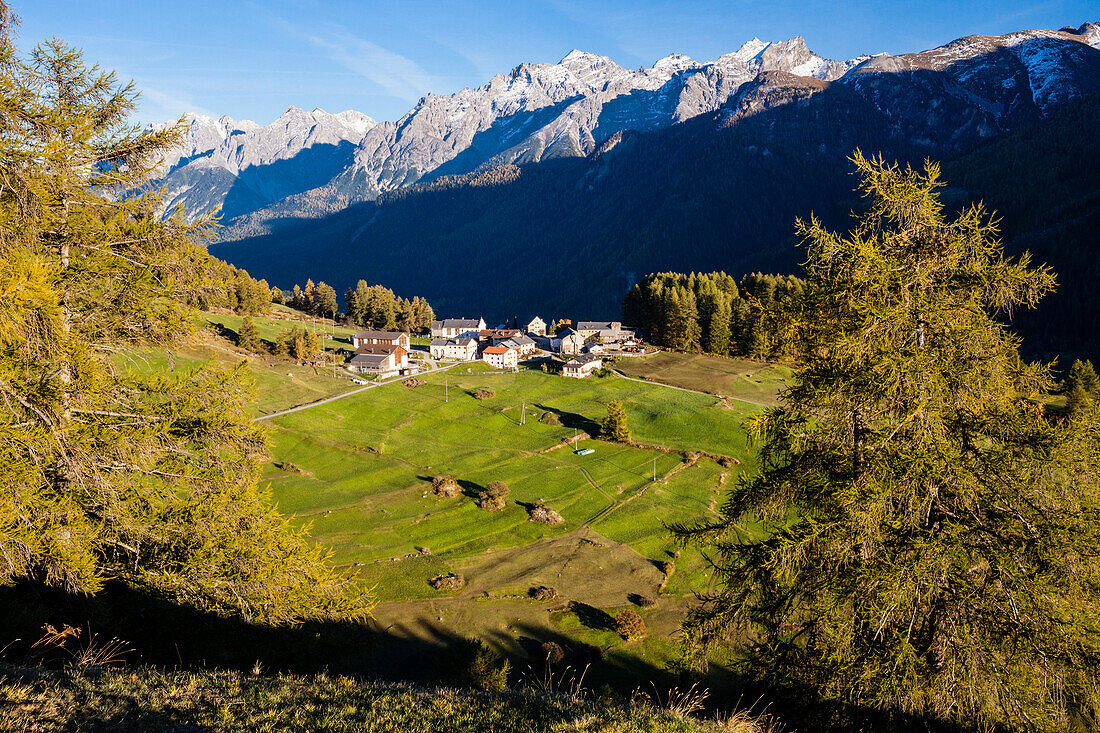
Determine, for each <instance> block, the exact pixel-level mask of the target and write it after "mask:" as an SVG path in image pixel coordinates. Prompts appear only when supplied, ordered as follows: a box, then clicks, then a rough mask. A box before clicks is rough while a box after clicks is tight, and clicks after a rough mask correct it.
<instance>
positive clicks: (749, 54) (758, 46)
mask: <svg viewBox="0 0 1100 733" xmlns="http://www.w3.org/2000/svg"><path fill="white" fill-rule="evenodd" d="M770 45H772V44H771V41H761V40H760V39H759V38H757V37H756V36H753V39H752V40H751V41H747V42H745V43H744V44H742V45H741V48H739V49H737V50H736V51H734V53H733V57H734V58H735V59H737V60H738V61H743V62H745V63H746V64H747V63H749V62H750V61H754V60H759V58H760V54H762V53H764V50H765V49H766V48H767V47H768V46H770Z"/></svg>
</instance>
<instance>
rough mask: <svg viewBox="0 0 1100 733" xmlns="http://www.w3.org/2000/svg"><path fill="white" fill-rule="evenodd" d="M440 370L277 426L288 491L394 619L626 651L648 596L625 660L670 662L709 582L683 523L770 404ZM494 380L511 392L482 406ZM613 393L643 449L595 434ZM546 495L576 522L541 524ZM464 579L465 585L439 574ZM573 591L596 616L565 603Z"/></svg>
mask: <svg viewBox="0 0 1100 733" xmlns="http://www.w3.org/2000/svg"><path fill="white" fill-rule="evenodd" d="M425 378H426V381H427V384H425V385H424V386H421V387H417V388H409V387H405V386H403V385H402V384H401V383H400V382H395V383H391V384H388V385H385V386H383V387H379V388H377V389H372V390H369V391H366V392H363V393H360V394H357V395H353V396H351V397H349V398H347V399H344V400H337V401H335V402H331V403H328V404H325V405H320V406H318V407H315V408H311V409H309V410H304V411H300V412H296V413H293V414H290V415H285V416H282V417H278V418H275V419H273V420H271V421H270V423H269V424H271V425H272V428H273V429H272V431H271V436H270V438H271V458H272V462H271V464H270V465H269V467H268V469H267V471H266V473H265V479H266V480H268V481H269V482H270V487H271V490H272V494H273V497H274V500H275V501H276V503H277V504H278V506H279V508H280V509H281V510H282V511H284V512H286V513H289V514H294V515H295V516H296V517H298V518H299V520H301V521H306V522H309V523H310V524H311V526H312V533H313V536H314V538H315V539H316V540H317V541H318V542H320V543H322V544H324V545H326V546H329V547H331V548H332V549H333V551H334V559H335V561H336V562H337V563H339V564H341V565H344V566H347V567H349V568H352V569H354V571H355V572H356V573H357V575H358V577H359V579H360V581H361V582H362V584H363V585H364V587H369V588H372V589H373V592H374V594H375V596H376V597H377V598H378V600H379V601H380V606H379V607H378V608H377V609H376V612H375V616H376V618H377V620H378V622H379V623H380V624H382V625H385V626H388V627H390V628H391V629H394V633H396V634H401V633H405V634H409V635H412V636H416V635H417V634H420V633H423V632H422V629H423V628H424V624H426V623H427V622H428V621H430V622H431V623H432V624H439V625H441V626H443V627H445V628H447V629H448V630H449V631H452V632H455V633H463V634H465V635H477V636H481V637H482V638H486V639H489V640H493V641H494V642H496V643H499V644H500V645H501V646H504V647H509V646H514V644H515V643H516V639H518V638H519V637H520V636H523V635H524V634H528V635H530V634H532V633H535V632H534V631H532V629H543V630H544V631H546V632H547V633H553V634H560V635H564V636H566V637H568V638H569V639H572V640H574V641H578V640H579V641H586V642H587V643H594V644H598V645H603V646H608V645H611V646H616V647H617V646H618V645H616V644H613V643H612V642H613V640H614V638H617V637H616V636H615V634H614V633H613V632H611V631H610V630H609V629H608V628H607V624H608V622H607V619H609V618H610V615H614V613H615V612H616V611H617V609H621V608H624V607H628V606H630V605H631V603H632V602H633V601H637V600H638V599H640V598H642V597H646V598H650V599H656V600H658V603H657V605H656V606H655V607H653V608H647V609H645V610H642V611H641V613H642V615H643V617H644V618H646V620H647V623H648V624H650V627H651V636H650V640H647V641H646V642H643V643H642V644H640V645H633V646H631V647H629V648H628V649H627V650H626V651H625V652H624V653H627V655H628V656H631V657H637V656H639V655H640V656H646V655H648V656H649V657H650V658H652V657H653V656H654V655H657V656H660V657H662V658H665V657H670V656H671V655H672V648H673V647H675V643H674V642H671V641H669V639H668V638H667V637H668V636H670V635H672V634H674V632H675V631H676V629H677V628H678V625H679V621H680V619H681V618H682V616H683V613H684V611H685V610H686V607H687V605H688V601H689V600H690V598H691V594H692V593H693V592H695V591H702V590H705V589H706V588H707V587H708V569H707V567H706V565H705V563H704V561H703V559H702V557H701V555H700V554H699V552H698V551H697V550H695V549H694V548H685V549H683V550H679V551H678V548H676V547H675V545H674V543H673V541H672V539H671V536H670V534H669V532H668V529H667V527H666V525H667V524H669V523H674V522H681V521H682V522H690V521H693V520H700V519H705V518H707V517H708V516H710V515H711V512H713V510H714V508H715V506H716V505H717V502H718V501H719V500H720V497H721V493H722V491H723V488H724V487H725V486H728V485H729V482H731V481H735V480H736V479H737V477H738V476H739V475H740V473H741V472H742V471H743V470H745V469H746V468H747V467H749V466H750V465H751V459H750V458H749V450H748V446H747V445H746V437H745V434H744V431H743V429H742V428H741V423H742V422H743V420H744V419H745V418H746V417H747V416H748V415H750V414H752V413H753V412H755V411H757V410H759V409H760V408H759V407H757V406H755V405H751V404H747V403H744V402H731V401H727V400H722V399H718V398H716V397H713V396H710V395H704V394H695V393H690V392H683V391H680V390H672V389H668V388H667V387H664V386H662V385H659V384H649V383H639V382H634V381H629V380H626V379H623V378H621V377H618V376H617V375H609V376H606V377H601V378H591V379H586V380H573V379H566V378H562V377H559V376H555V375H552V374H546V373H543V372H541V371H536V370H521V371H520V372H518V373H502V372H497V371H494V370H490V369H488V368H486V367H484V366H483V365H480V364H473V365H469V366H460V367H457V368H454V369H451V370H448V371H446V372H441V373H435V374H430V375H427V376H426V377H425ZM478 389H491V390H493V391H494V392H495V396H494V397H491V398H489V399H478V398H476V397H474V395H473V393H474V391H475V390H478ZM611 400H622V401H623V403H624V405H625V408H626V412H627V417H628V422H629V426H630V428H631V430H632V432H633V438H634V440H635V441H636V443H638V444H639V445H637V446H635V445H622V444H614V443H608V442H604V441H601V440H598V439H592V438H585V437H584V436H585V434H586V433H587V434H592V435H595V433H596V432H597V429H598V422H599V420H601V419H602V417H603V416H604V414H605V413H606V404H607V402H609V401H611ZM575 436H581V440H580V441H579V443H578V445H579V447H583V448H593V449H594V451H595V452H594V453H592V454H590V455H586V456H580V455H577V454H576V453H575V452H574V446H573V445H571V444H567V443H568V442H569V441H572V440H573V439H574V437H575ZM642 446H644V447H642ZM699 451H702V452H705V453H706V454H707V455H703V456H700V455H698V454H697V453H696V452H699ZM723 458H725V460H723ZM720 461H721V462H720ZM440 474H449V475H452V476H454V477H455V478H456V479H457V480H458V481H459V483H460V485H461V487H462V491H461V493H459V495H458V496H456V497H453V498H440V497H437V496H436V495H435V494H434V493H432V491H431V487H430V481H431V478H432V477H433V476H436V475H440ZM492 481H504V482H505V483H506V484H508V486H509V487H510V489H511V494H510V496H509V497H508V504H507V507H506V508H505V509H504V510H502V511H497V512H490V511H486V510H483V509H481V508H479V507H478V506H477V503H476V495H477V492H478V491H480V490H481V489H482V488H484V487H485V486H486V485H487V484H488V483H490V482H492ZM537 502H543V503H545V504H546V505H547V506H549V507H550V508H552V509H554V510H556V511H558V512H559V513H560V514H561V515H562V517H563V518H564V520H565V521H564V523H563V524H561V525H555V526H551V525H544V524H536V523H533V522H530V521H528V511H527V510H528V508H530V507H531V506H533V505H534V504H535V503H537ZM667 560H673V562H674V563H675V572H674V573H673V574H672V576H671V577H670V578H668V579H667V581H666V579H665V577H664V574H663V572H661V571H660V570H658V569H657V567H656V564H655V563H656V562H657V561H667ZM448 572H458V573H462V574H463V575H464V576H465V578H466V581H467V584H466V587H465V588H463V589H461V590H459V591H438V590H435V589H433V588H432V587H431V586H430V585H429V583H428V581H429V580H430V579H431V578H432V577H434V576H436V575H439V574H443V573H448ZM540 585H546V586H550V587H554V588H555V589H556V590H558V592H559V594H560V601H559V602H558V603H557V604H556V606H555V609H556V610H553V609H549V608H548V607H547V606H546V605H545V604H537V603H535V602H534V601H532V600H530V599H528V598H527V594H528V592H529V590H530V589H532V588H534V587H538V586H540ZM567 601H575V602H578V603H579V604H581V606H580V607H582V608H588V607H591V608H592V609H594V611H593V613H592V614H590V615H587V616H586V615H585V614H579V615H578V614H576V613H573V612H572V611H569V610H568V609H566V610H563V608H564V606H563V604H564V603H566V602H567ZM601 614H602V615H601ZM608 614H610V615H608ZM593 618H596V619H597V620H596V621H593ZM598 619H603V622H600V621H599V620H598ZM660 637H666V638H664V639H663V640H662V639H661V638H660Z"/></svg>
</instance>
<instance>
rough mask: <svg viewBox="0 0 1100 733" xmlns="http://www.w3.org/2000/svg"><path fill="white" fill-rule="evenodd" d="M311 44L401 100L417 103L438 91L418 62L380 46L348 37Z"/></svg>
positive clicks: (315, 39) (313, 39)
mask: <svg viewBox="0 0 1100 733" xmlns="http://www.w3.org/2000/svg"><path fill="white" fill-rule="evenodd" d="M309 41H310V43H312V44H313V45H315V46H317V47H318V48H320V49H323V50H324V51H325V53H326V54H327V55H328V57H329V58H330V59H332V60H333V61H335V62H336V63H338V64H340V65H341V66H343V67H344V68H346V69H348V70H349V71H352V72H355V73H356V74H359V75H360V76H362V77H363V78H365V79H367V80H369V81H371V82H372V83H374V84H376V85H378V86H379V87H381V88H382V89H384V90H385V91H386V92H387V93H389V94H391V95H393V96H395V97H398V98H400V99H406V100H416V99H419V98H420V97H422V96H424V95H425V94H427V93H428V92H430V91H432V90H433V89H436V88H438V80H437V79H436V78H435V77H434V76H432V75H431V74H429V73H428V72H427V71H425V70H424V69H423V68H421V67H420V65H419V64H417V63H416V62H415V61H413V60H412V59H410V58H407V57H405V56H402V55H401V54H399V53H396V52H394V51H390V50H389V49H387V48H383V47H382V46H379V45H378V44H377V43H372V42H371V41H367V40H365V39H362V38H357V37H355V36H351V35H347V34H334V35H332V36H329V37H327V38H322V37H320V36H310V37H309Z"/></svg>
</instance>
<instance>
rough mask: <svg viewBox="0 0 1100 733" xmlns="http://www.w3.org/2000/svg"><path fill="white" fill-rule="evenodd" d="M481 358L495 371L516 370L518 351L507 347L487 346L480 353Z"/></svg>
mask: <svg viewBox="0 0 1100 733" xmlns="http://www.w3.org/2000/svg"><path fill="white" fill-rule="evenodd" d="M481 358H482V360H483V361H484V362H485V363H486V364H488V365H489V366H491V367H496V368H497V369H516V368H517V367H518V366H519V350H518V349H510V348H508V347H507V346H488V347H486V348H485V350H484V351H482V352H481Z"/></svg>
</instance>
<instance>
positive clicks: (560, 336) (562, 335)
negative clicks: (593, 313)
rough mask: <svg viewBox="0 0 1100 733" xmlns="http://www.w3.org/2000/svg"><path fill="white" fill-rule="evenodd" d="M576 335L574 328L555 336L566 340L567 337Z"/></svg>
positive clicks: (559, 332)
mask: <svg viewBox="0 0 1100 733" xmlns="http://www.w3.org/2000/svg"><path fill="white" fill-rule="evenodd" d="M575 335H577V332H576V331H574V330H573V329H572V328H567V329H565V330H564V331H558V332H557V333H556V334H554V338H565V337H567V336H575Z"/></svg>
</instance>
